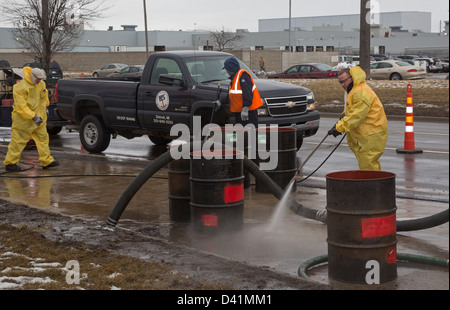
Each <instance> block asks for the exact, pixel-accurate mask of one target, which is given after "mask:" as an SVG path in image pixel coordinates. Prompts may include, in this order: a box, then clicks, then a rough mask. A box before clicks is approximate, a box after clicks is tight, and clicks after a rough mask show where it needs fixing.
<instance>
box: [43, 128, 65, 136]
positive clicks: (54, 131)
mask: <svg viewBox="0 0 450 310" xmlns="http://www.w3.org/2000/svg"><path fill="white" fill-rule="evenodd" d="M61 130H62V126H55V127H47V133H48V134H49V135H50V136H55V135H57V134H59V133H60V132H61Z"/></svg>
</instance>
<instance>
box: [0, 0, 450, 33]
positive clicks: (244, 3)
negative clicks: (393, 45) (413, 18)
mask: <svg viewBox="0 0 450 310" xmlns="http://www.w3.org/2000/svg"><path fill="white" fill-rule="evenodd" d="M2 1H3V0H2ZM372 2H375V1H374V0H372ZM110 3H111V5H112V6H113V7H112V8H111V9H110V10H108V12H107V14H108V15H109V16H110V17H108V18H104V19H103V20H100V21H99V22H97V23H95V29H96V30H103V29H107V27H108V26H114V29H121V27H120V25H126V24H131V25H138V28H137V29H138V30H143V29H144V17H143V0H129V1H123V0H110ZM146 3H147V22H148V28H149V29H150V30H179V29H182V30H193V29H201V30H222V29H225V30H228V31H234V30H235V29H236V28H244V29H248V30H249V31H252V32H254V31H258V19H266V18H283V17H289V0H227V1H217V0H190V1H189V0H164V1H161V0H146ZM377 3H378V4H379V7H380V11H381V12H396V11H422V12H431V13H432V31H435V32H437V31H438V29H439V21H440V20H442V21H443V20H448V19H449V18H448V15H449V11H448V9H449V4H448V1H447V0H428V1H425V0H377ZM359 6H360V0H345V1H336V0H314V1H305V0H291V8H292V17H303V16H322V15H339V14H359V9H360V8H359ZM442 25H443V23H442Z"/></svg>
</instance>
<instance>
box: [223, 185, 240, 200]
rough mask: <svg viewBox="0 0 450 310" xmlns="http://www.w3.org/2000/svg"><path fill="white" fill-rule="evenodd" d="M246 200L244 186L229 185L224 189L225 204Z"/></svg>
mask: <svg viewBox="0 0 450 310" xmlns="http://www.w3.org/2000/svg"><path fill="white" fill-rule="evenodd" d="M243 199H244V184H240V185H227V186H225V188H224V189H223V200H224V202H225V203H233V202H237V201H242V200H243Z"/></svg>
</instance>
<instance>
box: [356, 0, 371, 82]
mask: <svg viewBox="0 0 450 310" xmlns="http://www.w3.org/2000/svg"><path fill="white" fill-rule="evenodd" d="M370 23H371V19H370V0H361V8H360V33H359V66H360V67H361V68H362V69H363V70H364V72H366V76H367V78H368V79H369V78H370Z"/></svg>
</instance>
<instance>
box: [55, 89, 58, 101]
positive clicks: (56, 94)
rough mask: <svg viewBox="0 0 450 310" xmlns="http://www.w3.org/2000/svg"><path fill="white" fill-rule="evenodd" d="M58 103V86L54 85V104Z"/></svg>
mask: <svg viewBox="0 0 450 310" xmlns="http://www.w3.org/2000/svg"><path fill="white" fill-rule="evenodd" d="M57 102H58V84H56V85H55V103H57Z"/></svg>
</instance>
